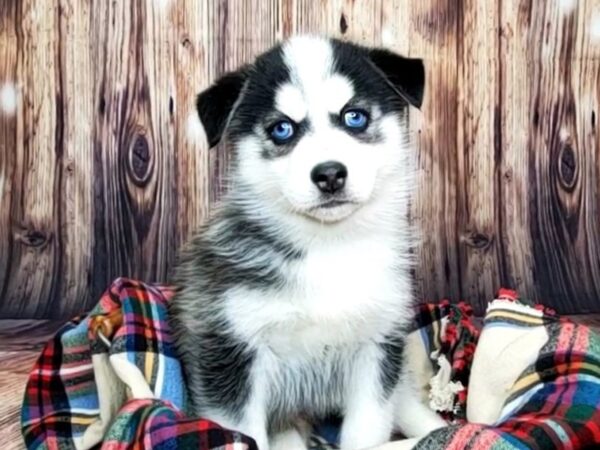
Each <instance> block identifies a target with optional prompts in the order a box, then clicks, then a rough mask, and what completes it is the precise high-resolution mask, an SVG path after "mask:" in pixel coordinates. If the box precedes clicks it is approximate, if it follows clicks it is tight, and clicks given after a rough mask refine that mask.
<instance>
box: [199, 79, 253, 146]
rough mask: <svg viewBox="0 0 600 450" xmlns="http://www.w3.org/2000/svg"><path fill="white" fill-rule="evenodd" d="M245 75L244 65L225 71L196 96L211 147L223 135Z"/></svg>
mask: <svg viewBox="0 0 600 450" xmlns="http://www.w3.org/2000/svg"><path fill="white" fill-rule="evenodd" d="M246 76H247V70H246V68H245V67H244V68H242V69H240V70H238V71H236V72H230V73H227V74H225V75H223V76H222V77H221V78H219V79H218V80H217V81H216V82H215V83H214V84H213V85H212V86H210V87H208V88H207V89H206V90H204V91H202V92H201V93H200V94H198V97H197V98H196V110H197V111H198V115H199V116H200V121H201V122H202V126H203V127H204V131H205V132H206V138H207V139H208V145H209V146H210V147H211V148H212V147H214V146H215V145H217V144H218V143H219V141H220V140H221V137H222V136H223V132H224V131H225V126H226V125H227V121H228V120H229V115H230V114H231V111H232V110H233V107H234V105H235V102H236V101H237V99H238V98H239V96H240V93H241V91H242V87H243V86H244V83H245V81H246Z"/></svg>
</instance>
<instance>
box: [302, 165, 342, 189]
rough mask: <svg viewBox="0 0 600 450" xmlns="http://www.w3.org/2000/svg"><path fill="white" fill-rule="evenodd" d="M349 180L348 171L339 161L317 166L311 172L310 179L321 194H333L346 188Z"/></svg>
mask: <svg viewBox="0 0 600 450" xmlns="http://www.w3.org/2000/svg"><path fill="white" fill-rule="evenodd" d="M346 178H348V169H346V166H344V165H343V164H342V163H340V162H337V161H327V162H324V163H321V164H317V165H316V166H315V167H314V168H313V170H312V171H311V172H310V179H311V180H312V182H313V183H315V184H316V185H317V187H318V188H319V190H320V191H321V192H325V193H326V194H333V193H335V192H337V191H340V190H342V189H343V188H344V185H345V184H346Z"/></svg>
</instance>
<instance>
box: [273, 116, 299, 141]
mask: <svg viewBox="0 0 600 450" xmlns="http://www.w3.org/2000/svg"><path fill="white" fill-rule="evenodd" d="M269 133H270V134H271V137H272V138H273V140H274V141H275V143H277V144H282V143H284V142H286V141H289V140H290V139H291V138H292V136H293V135H294V125H292V122H290V121H289V120H280V121H279V122H276V123H275V124H274V125H272V126H271V128H270V130H269Z"/></svg>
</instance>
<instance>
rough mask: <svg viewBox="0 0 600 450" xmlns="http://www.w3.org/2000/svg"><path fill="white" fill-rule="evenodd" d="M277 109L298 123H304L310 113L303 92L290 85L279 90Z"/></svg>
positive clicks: (276, 96) (276, 100)
mask: <svg viewBox="0 0 600 450" xmlns="http://www.w3.org/2000/svg"><path fill="white" fill-rule="evenodd" d="M275 108H277V110H278V111H280V112H282V113H283V114H285V115H286V116H288V117H289V118H290V119H292V120H293V121H294V122H296V123H299V122H302V120H304V118H305V117H306V114H307V112H308V105H307V104H306V101H305V99H304V96H303V95H302V92H301V91H300V89H298V88H297V87H296V86H294V85H292V84H290V83H286V84H284V85H283V86H281V87H280V88H279V89H278V90H277V94H276V95H275Z"/></svg>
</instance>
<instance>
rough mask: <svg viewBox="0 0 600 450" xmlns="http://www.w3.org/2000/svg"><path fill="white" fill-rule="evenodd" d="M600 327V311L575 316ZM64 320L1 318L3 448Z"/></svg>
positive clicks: (16, 443) (13, 435)
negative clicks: (38, 363) (33, 373)
mask: <svg viewBox="0 0 600 450" xmlns="http://www.w3.org/2000/svg"><path fill="white" fill-rule="evenodd" d="M571 318H572V319H574V320H575V321H577V322H579V323H585V324H587V325H589V326H592V327H594V328H596V329H598V330H600V314H596V315H593V314H592V315H582V316H572V317H571ZM61 325H62V322H51V321H45V320H0V443H2V450H16V449H23V448H24V445H23V444H22V440H21V434H20V428H19V415H20V408H21V401H22V398H23V390H24V388H25V383H26V381H27V376H28V374H29V371H30V370H31V367H32V366H33V364H34V362H35V360H36V359H37V357H38V355H39V353H40V350H41V348H42V347H43V345H44V344H45V343H46V342H47V341H48V339H50V337H52V335H53V334H54V333H55V332H56V330H57V329H58V328H59V327H60V326H61Z"/></svg>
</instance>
